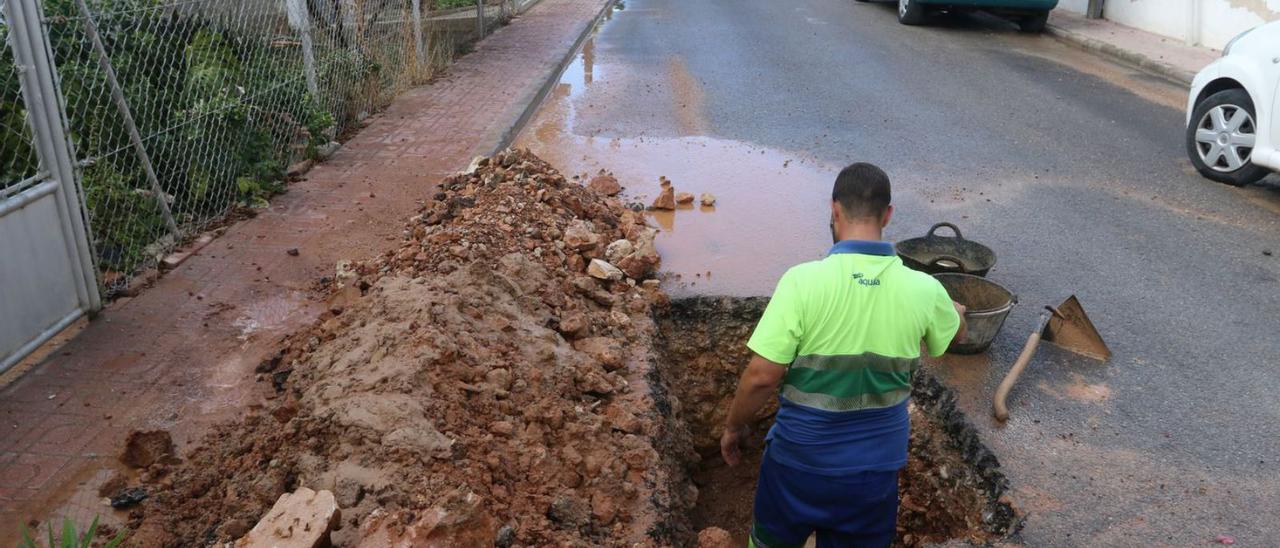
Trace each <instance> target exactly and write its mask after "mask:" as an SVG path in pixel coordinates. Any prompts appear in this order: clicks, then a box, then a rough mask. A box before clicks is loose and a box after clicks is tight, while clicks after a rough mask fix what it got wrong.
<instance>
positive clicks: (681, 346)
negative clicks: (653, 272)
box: [652, 297, 1018, 546]
mask: <svg viewBox="0 0 1280 548" xmlns="http://www.w3.org/2000/svg"><path fill="white" fill-rule="evenodd" d="M767 302H768V300H767V299H765V298H730V297H718V298H708V297H697V298H689V299H680V300H675V301H673V302H672V303H671V305H670V306H669V307H667V308H666V309H665V310H663V311H661V312H660V313H659V316H658V318H657V324H658V346H659V348H658V355H659V356H660V363H659V365H658V367H657V368H655V370H654V372H655V377H656V378H655V379H654V380H653V382H652V384H653V385H655V386H659V387H660V388H661V390H660V392H661V393H662V394H663V396H665V398H664V399H663V400H662V401H661V402H660V407H661V409H660V411H662V412H663V413H664V414H665V417H666V419H667V421H668V426H669V428H668V429H667V432H669V434H668V435H667V436H666V439H664V440H659V444H660V448H661V450H663V451H664V453H665V454H667V455H669V456H671V457H672V458H673V459H675V460H678V461H679V462H673V463H672V465H673V466H681V465H682V466H683V473H684V474H685V477H686V478H687V481H688V482H689V483H690V484H691V489H690V490H691V491H695V492H696V494H695V495H694V496H693V498H694V503H693V505H692V507H691V508H689V509H688V513H687V516H686V518H685V519H684V520H683V521H682V522H680V523H675V524H673V525H672V529H673V531H675V534H676V536H677V538H682V539H684V540H685V541H686V542H688V543H692V542H693V541H692V539H693V537H694V536H695V535H696V534H697V533H698V532H699V531H701V530H703V529H706V528H710V527H716V528H720V529H724V530H725V531H728V532H729V533H730V535H731V536H732V538H733V542H734V545H736V546H745V543H746V540H747V535H748V533H749V530H750V526H751V507H752V499H753V495H754V493H755V484H756V476H757V474H758V472H759V467H760V458H761V454H762V449H763V444H764V440H763V438H764V433H765V432H766V431H767V430H768V428H769V426H771V425H772V422H773V416H774V414H775V413H776V411H777V408H776V405H772V404H771V406H770V407H767V408H766V409H764V410H763V411H762V412H761V414H760V417H759V418H758V420H757V422H756V424H755V428H753V432H754V434H753V435H752V437H751V439H749V440H748V442H747V445H748V448H747V449H746V450H744V459H743V460H744V462H743V464H742V465H740V466H737V467H729V466H727V465H726V464H725V463H724V461H723V460H722V459H721V457H720V456H719V437H718V435H719V433H720V426H721V425H722V424H724V420H725V413H726V412H727V410H728V406H729V402H730V401H731V399H732V397H733V391H734V388H735V386H736V383H737V380H738V373H739V371H740V368H741V367H742V366H743V365H744V364H746V363H747V360H748V358H749V350H747V348H746V340H747V338H748V336H749V335H750V333H751V329H752V328H753V326H754V325H755V322H756V320H758V319H759V317H760V314H761V313H762V312H763V311H764V307H765V305H766V304H767ZM912 396H913V398H912V403H911V406H910V414H911V422H912V431H911V441H910V445H909V459H908V464H907V467H906V468H905V469H904V470H903V471H902V474H901V476H900V480H899V481H900V493H901V503H900V505H899V511H898V536H897V539H896V541H895V545H897V546H923V545H929V544H937V543H944V542H948V541H962V542H969V543H973V544H986V543H989V542H992V541H995V540H998V539H1000V538H1004V537H1006V536H1008V535H1009V534H1010V533H1011V532H1012V531H1013V530H1014V529H1016V525H1017V523H1018V519H1017V513H1016V512H1015V510H1014V509H1013V507H1012V506H1011V505H1010V502H1009V499H1008V497H1006V496H1005V490H1006V488H1007V481H1006V480H1005V478H1004V476H1003V474H1002V473H1001V472H1000V470H999V463H998V461H997V460H996V458H995V456H994V455H992V454H991V453H990V451H988V450H987V449H986V448H985V447H984V446H983V445H982V443H981V442H980V441H979V439H978V437H977V435H976V432H975V431H974V430H973V428H972V427H971V425H970V424H969V423H968V422H967V421H966V420H965V417H964V415H963V414H962V413H961V412H960V411H959V410H957V409H956V407H955V397H954V395H952V394H951V393H950V391H949V390H948V389H946V388H945V387H944V386H943V385H941V384H940V383H938V381H936V380H935V379H933V378H932V377H930V376H928V374H927V373H925V372H924V371H921V372H918V373H917V374H916V379H915V386H914V388H913V391H912ZM680 459H683V460H680Z"/></svg>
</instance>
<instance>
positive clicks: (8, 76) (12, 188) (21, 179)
mask: <svg viewBox="0 0 1280 548" xmlns="http://www.w3.org/2000/svg"><path fill="white" fill-rule="evenodd" d="M4 10H5V5H4V4H3V3H0V40H3V44H4V45H5V47H3V51H0V151H3V152H0V199H4V198H5V197H6V196H11V195H14V194H17V193H18V192H20V191H22V190H23V189H24V188H26V187H27V186H28V185H30V184H31V183H33V182H35V179H36V177H35V175H36V173H37V171H38V170H39V162H38V161H37V160H36V151H35V148H34V147H33V146H32V145H31V126H30V125H28V124H27V120H26V117H27V113H26V109H25V108H23V103H22V86H21V83H20V82H19V81H18V67H17V64H16V63H15V62H14V60H13V51H12V50H10V49H9V48H8V47H7V44H8V43H9V27H8V25H6V24H3V22H4V21H5V20H6V16H5V11H4Z"/></svg>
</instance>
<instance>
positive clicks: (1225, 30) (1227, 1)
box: [1058, 0, 1280, 49]
mask: <svg viewBox="0 0 1280 548" xmlns="http://www.w3.org/2000/svg"><path fill="white" fill-rule="evenodd" d="M1088 5H1089V2H1088V0H1060V2H1059V3H1058V8H1059V9H1064V10H1068V11H1073V12H1076V13H1084V11H1085V8H1086V7H1087V6H1088ZM1103 16H1104V17H1106V18H1107V19H1110V20H1112V21H1115V22H1117V23H1120V24H1122V25H1127V26H1130V27H1134V28H1139V29H1142V30H1145V31H1147V32H1153V33H1156V34H1161V35H1164V36H1168V37H1171V38H1177V39H1179V40H1183V41H1186V42H1191V43H1194V44H1197V45H1203V46H1207V47H1211V48H1215V49H1222V47H1223V46H1225V45H1227V42H1229V41H1230V40H1231V39H1232V38H1234V37H1235V36H1236V35H1237V34H1240V33H1241V32H1244V31H1246V30H1248V29H1251V28H1253V27H1256V26H1258V25H1261V24H1263V23H1266V22H1268V21H1276V20H1280V0H1106V4H1104V7H1103Z"/></svg>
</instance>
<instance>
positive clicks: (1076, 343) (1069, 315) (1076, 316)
mask: <svg viewBox="0 0 1280 548" xmlns="http://www.w3.org/2000/svg"><path fill="white" fill-rule="evenodd" d="M1044 340H1046V341H1049V342H1052V343H1053V344H1056V345H1058V346H1060V347H1062V348H1065V349H1067V350H1070V351H1072V352H1075V353H1077V354H1081V355H1084V356H1088V357H1090V358H1093V359H1095V360H1101V361H1106V360H1107V358H1110V357H1111V349H1109V348H1107V343H1105V342H1103V340H1102V335H1099V334H1098V330H1097V328H1095V327H1093V322H1091V321H1089V315H1088V314H1085V313H1084V307H1081V306H1080V300H1079V299H1076V296H1075V295H1072V296H1070V297H1068V298H1067V300H1065V301H1062V304H1061V305H1059V306H1058V309H1057V314H1054V315H1053V316H1052V317H1051V318H1050V319H1049V325H1048V326H1046V327H1045V330H1044Z"/></svg>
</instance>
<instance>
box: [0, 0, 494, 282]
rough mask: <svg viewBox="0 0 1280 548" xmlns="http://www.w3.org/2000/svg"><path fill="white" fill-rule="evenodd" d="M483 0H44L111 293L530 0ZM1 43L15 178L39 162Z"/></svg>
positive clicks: (0, 129)
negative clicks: (518, 2)
mask: <svg viewBox="0 0 1280 548" xmlns="http://www.w3.org/2000/svg"><path fill="white" fill-rule="evenodd" d="M476 1H477V0H43V9H44V15H45V18H44V27H45V30H46V32H47V34H48V37H49V42H50V44H51V45H52V49H53V55H54V58H55V60H56V64H57V72H58V81H59V85H60V88H61V94H62V97H63V100H64V103H65V106H66V116H67V123H68V126H69V130H70V133H69V134H70V138H71V141H72V144H73V146H74V148H75V151H76V155H77V158H76V160H77V167H78V169H79V174H80V179H81V187H82V188H83V190H84V201H85V204H86V207H87V209H88V218H89V227H90V228H89V231H90V239H91V241H92V242H93V247H94V251H95V254H96V260H97V263H98V268H99V269H100V271H101V274H102V282H103V285H104V289H105V291H106V293H107V294H112V293H115V292H118V291H119V290H121V289H122V288H125V287H128V285H129V283H130V281H131V279H133V278H134V277H135V276H137V275H138V274H139V273H141V272H143V271H145V270H147V269H149V268H152V267H154V265H155V264H156V263H157V261H158V260H159V259H160V258H162V257H163V256H164V255H165V254H166V253H168V252H169V251H170V250H172V249H173V248H174V247H175V246H176V245H178V244H179V243H181V242H182V241H183V240H184V239H187V238H190V237H191V236H192V235H193V234H195V233H197V232H200V231H202V230H205V229H207V228H209V226H210V225H211V224H212V223H216V222H218V221H220V220H221V219H223V218H224V217H225V216H226V215H227V213H228V212H230V211H232V210H233V209H235V208H237V207H253V206H260V205H262V204H264V203H265V201H266V199H267V198H269V197H270V196H271V195H273V194H275V193H277V192H278V191H279V190H281V188H282V185H283V184H284V180H285V175H286V172H287V170H288V168H289V166H290V165H291V164H294V163H296V162H299V161H302V160H305V159H314V158H318V157H322V156H324V155H326V154H327V153H328V152H329V151H331V150H332V149H333V148H335V147H336V141H341V140H343V139H344V138H345V137H346V136H348V135H349V134H350V133H351V132H352V131H354V130H355V129H356V128H357V127H358V123H359V121H360V120H362V119H363V118H364V117H366V116H368V115H369V114H371V113H373V112H376V111H378V110H380V109H382V108H384V107H385V106H386V105H387V104H389V103H390V102H391V100H392V99H393V98H394V97H395V96H396V95H397V94H399V93H400V92H402V91H404V90H405V89H406V88H408V87H410V86H412V85H414V84H417V83H421V82H423V81H425V80H426V79H428V78H430V77H431V76H432V75H433V74H434V73H435V72H436V71H438V70H440V69H441V68H443V67H444V66H445V65H446V64H447V63H448V62H449V60H451V59H452V58H453V56H454V54H455V52H457V51H459V50H460V48H461V47H464V45H465V44H466V43H468V42H469V41H471V40H474V39H476V38H478V37H480V36H481V35H483V34H484V33H485V32H486V31H487V30H491V29H493V28H494V27H496V26H497V25H499V24H501V23H502V22H503V21H504V20H505V19H506V18H507V17H509V16H510V15H513V14H514V13H515V11H516V10H517V9H518V6H517V5H515V4H513V3H511V0H489V4H488V5H477V4H476ZM479 1H481V2H484V1H485V0H479ZM481 13H483V14H484V17H482V18H479V17H478V15H479V14H481ZM0 32H4V27H3V25H0ZM2 55H4V56H3V57H0V65H3V66H0V85H3V89H2V91H3V94H4V95H3V101H4V106H5V107H6V108H5V109H4V110H3V112H2V113H0V139H3V145H4V151H3V153H2V156H0V171H3V179H0V185H6V186H14V185H15V183H17V182H19V181H22V180H24V179H26V178H30V177H31V176H32V175H33V174H34V173H35V171H36V170H37V166H36V160H35V155H34V154H33V153H32V151H31V147H30V146H28V145H27V144H25V143H27V142H29V137H28V135H29V133H30V130H29V129H28V128H27V124H25V123H24V115H23V110H22V108H21V107H22V105H23V103H22V99H21V95H20V92H19V87H18V81H17V78H16V76H15V75H16V74H17V72H16V70H17V69H16V68H15V67H14V63H13V57H12V55H11V54H10V52H9V50H8V48H5V50H4V52H3V54H2ZM9 107H13V108H9ZM4 188H6V187H5V186H0V191H3V189H4Z"/></svg>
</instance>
